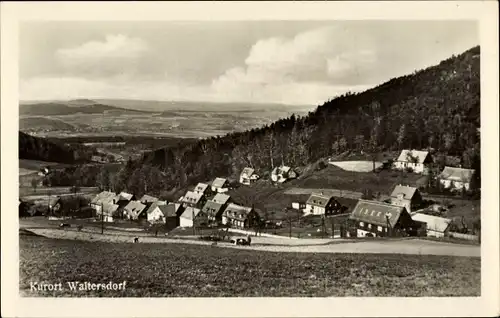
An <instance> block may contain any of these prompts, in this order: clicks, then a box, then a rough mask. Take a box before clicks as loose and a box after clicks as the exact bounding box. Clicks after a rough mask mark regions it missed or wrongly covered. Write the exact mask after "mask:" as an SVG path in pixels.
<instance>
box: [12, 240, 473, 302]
mask: <svg viewBox="0 0 500 318" xmlns="http://www.w3.org/2000/svg"><path fill="white" fill-rule="evenodd" d="M34 281H37V282H54V283H57V282H62V283H63V284H65V282H68V281H80V282H83V281H89V282H92V283H108V282H110V281H111V282H116V283H120V282H123V281H127V288H126V289H125V290H122V291H85V292H72V291H70V290H69V289H68V288H66V289H65V290H62V291H40V292H33V291H30V282H34ZM20 293H21V295H23V296H45V297H47V296H56V297H62V296H73V297H89V296H90V297H237V296H247V297H258V296H260V297H266V296H267V297H273V296H274V297H283V296H294V297H313V296H314V297H325V296H341V297H342V296H410V297H411V296H414V297H415V296H479V295H480V259H479V258H469V257H468V258H464V257H447V256H425V255H388V254H374V255H370V254H313V253H275V252H263V251H252V250H241V249H228V248H220V247H210V246H198V245H184V244H129V243H105V242H83V241H66V240H54V239H47V238H44V237H37V236H25V235H21V236H20Z"/></svg>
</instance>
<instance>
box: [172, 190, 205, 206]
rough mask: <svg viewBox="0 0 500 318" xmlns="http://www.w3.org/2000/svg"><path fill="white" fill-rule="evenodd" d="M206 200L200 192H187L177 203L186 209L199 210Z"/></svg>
mask: <svg viewBox="0 0 500 318" xmlns="http://www.w3.org/2000/svg"><path fill="white" fill-rule="evenodd" d="M206 201H207V200H206V198H205V196H204V195H203V193H201V192H194V191H188V192H186V194H185V195H184V196H183V197H181V198H180V199H179V202H180V203H182V205H183V206H184V207H185V208H187V207H188V206H193V207H198V208H201V207H203V205H204V204H205V202H206Z"/></svg>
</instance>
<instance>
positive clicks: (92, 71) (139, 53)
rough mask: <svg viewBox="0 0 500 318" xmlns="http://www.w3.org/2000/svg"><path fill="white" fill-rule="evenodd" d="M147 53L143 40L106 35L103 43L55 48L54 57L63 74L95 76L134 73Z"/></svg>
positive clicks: (120, 35)
mask: <svg viewBox="0 0 500 318" xmlns="http://www.w3.org/2000/svg"><path fill="white" fill-rule="evenodd" d="M148 51H149V46H148V44H147V43H146V42H144V41H143V40H141V39H139V38H130V37H128V36H126V35H123V34H117V35H107V36H106V37H105V39H104V41H90V42H87V43H84V44H82V45H79V46H76V47H71V48H63V49H59V50H57V51H56V58H57V60H58V61H59V62H60V63H61V65H62V66H63V68H64V70H65V71H66V72H67V73H70V74H79V76H82V77H83V76H87V77H88V76H90V77H99V76H110V75H115V74H136V73H137V71H138V70H139V69H140V68H139V67H138V66H139V65H140V64H143V63H142V62H141V59H142V58H144V57H145V54H146V53H147V52H148Z"/></svg>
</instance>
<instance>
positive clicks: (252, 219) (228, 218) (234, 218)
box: [222, 203, 260, 228]
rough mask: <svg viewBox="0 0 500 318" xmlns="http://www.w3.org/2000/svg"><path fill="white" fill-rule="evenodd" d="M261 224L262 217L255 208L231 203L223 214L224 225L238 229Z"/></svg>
mask: <svg viewBox="0 0 500 318" xmlns="http://www.w3.org/2000/svg"><path fill="white" fill-rule="evenodd" d="M259 222H260V216H259V214H258V213H257V212H255V210H254V209H253V208H249V207H245V206H241V205H237V204H234V203H229V204H228V206H227V207H226V209H225V210H224V212H223V213H222V224H228V223H229V224H230V225H231V226H232V227H236V228H252V227H254V226H255V225H256V224H258V223H259Z"/></svg>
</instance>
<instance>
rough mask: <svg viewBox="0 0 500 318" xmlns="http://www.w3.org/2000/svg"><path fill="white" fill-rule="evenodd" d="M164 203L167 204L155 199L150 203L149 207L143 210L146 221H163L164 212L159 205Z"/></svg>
mask: <svg viewBox="0 0 500 318" xmlns="http://www.w3.org/2000/svg"><path fill="white" fill-rule="evenodd" d="M164 205H167V201H160V200H157V201H155V202H153V203H151V205H150V206H149V208H147V210H146V212H145V213H146V215H147V218H148V222H157V221H162V222H165V218H164V213H163V211H162V210H161V209H160V207H162V206H164ZM143 213H144V212H143Z"/></svg>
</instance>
